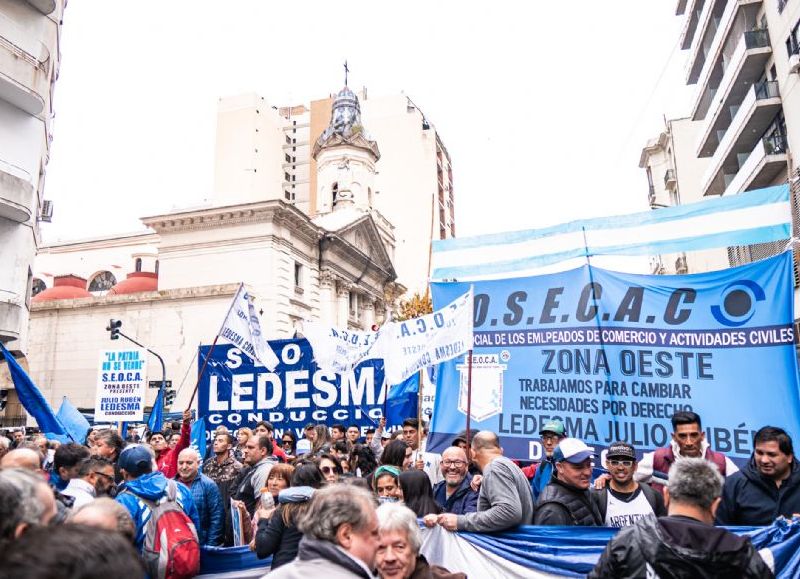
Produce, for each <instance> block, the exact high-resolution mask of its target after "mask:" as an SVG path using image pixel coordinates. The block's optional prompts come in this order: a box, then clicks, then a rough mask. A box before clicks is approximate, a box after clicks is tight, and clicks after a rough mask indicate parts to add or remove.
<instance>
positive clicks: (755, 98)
mask: <svg viewBox="0 0 800 579" xmlns="http://www.w3.org/2000/svg"><path fill="white" fill-rule="evenodd" d="M781 106H782V104H781V97H780V95H779V93H778V83H777V82H776V81H767V82H760V83H758V84H754V85H753V86H752V87H750V90H749V91H748V93H747V95H746V96H745V98H744V100H743V101H742V104H741V106H739V109H738V110H737V111H736V114H735V115H734V117H733V120H731V124H730V126H729V127H728V129H727V130H726V131H725V135H724V136H723V137H722V139H720V142H719V146H718V147H717V150H716V152H715V153H714V156H713V158H712V159H711V163H710V164H709V166H708V169H707V170H706V173H705V175H704V176H703V179H702V181H701V192H702V194H703V195H722V193H723V192H724V191H725V189H726V188H727V186H728V185H729V184H730V180H731V179H732V178H733V177H734V176H735V174H736V173H738V172H739V166H740V157H741V156H742V155H745V154H746V155H749V154H750V152H751V151H752V150H753V148H754V147H755V146H756V143H757V142H758V140H759V139H760V138H761V136H762V135H763V134H764V132H765V131H766V130H767V128H768V127H769V125H770V123H772V121H773V120H774V119H775V115H777V114H778V112H779V111H780V110H781ZM742 160H743V159H742Z"/></svg>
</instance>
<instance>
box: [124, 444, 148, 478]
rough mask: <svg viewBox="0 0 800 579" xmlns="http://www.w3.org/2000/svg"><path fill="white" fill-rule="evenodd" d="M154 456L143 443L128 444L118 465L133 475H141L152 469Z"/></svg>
mask: <svg viewBox="0 0 800 579" xmlns="http://www.w3.org/2000/svg"><path fill="white" fill-rule="evenodd" d="M152 462H153V456H152V455H151V454H150V451H149V450H147V448H145V447H144V446H142V445H141V444H132V445H130V446H126V447H125V448H124V449H123V450H122V452H121V453H120V455H119V460H118V461H117V466H119V468H120V469H123V470H125V472H127V473H128V474H129V475H131V476H141V475H143V474H145V473H148V472H150V471H151V470H152V468H151V466H150V465H151V464H152Z"/></svg>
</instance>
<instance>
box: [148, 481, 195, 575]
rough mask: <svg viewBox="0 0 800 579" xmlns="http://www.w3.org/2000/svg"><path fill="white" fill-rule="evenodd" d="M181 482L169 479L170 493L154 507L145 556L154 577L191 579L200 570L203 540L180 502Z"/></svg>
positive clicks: (149, 506) (149, 573)
mask: <svg viewBox="0 0 800 579" xmlns="http://www.w3.org/2000/svg"><path fill="white" fill-rule="evenodd" d="M177 497H178V485H177V483H176V482H175V481H173V480H167V494H166V497H164V498H163V499H162V500H160V501H159V502H157V503H154V502H153V501H148V500H145V499H143V498H141V497H139V499H140V500H141V501H142V502H143V503H144V504H145V505H147V507H148V508H149V509H150V520H149V521H148V522H147V529H146V530H145V536H144V546H143V549H142V559H143V560H144V564H145V567H146V568H147V574H148V575H149V576H150V578H151V579H188V578H189V577H194V576H196V575H198V574H199V573H200V541H199V540H198V538H197V529H196V528H195V526H194V523H193V522H192V519H190V518H189V516H188V515H187V514H186V513H185V512H184V511H183V507H181V505H180V504H179V503H178V500H177Z"/></svg>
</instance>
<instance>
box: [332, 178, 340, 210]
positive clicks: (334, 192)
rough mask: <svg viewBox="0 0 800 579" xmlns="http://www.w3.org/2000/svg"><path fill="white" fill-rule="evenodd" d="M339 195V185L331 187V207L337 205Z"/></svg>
mask: <svg viewBox="0 0 800 579" xmlns="http://www.w3.org/2000/svg"><path fill="white" fill-rule="evenodd" d="M338 195H339V184H338V183H334V184H333V185H331V207H333V206H334V205H336V197H337V196H338Z"/></svg>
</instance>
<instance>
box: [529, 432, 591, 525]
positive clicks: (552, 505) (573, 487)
mask: <svg viewBox="0 0 800 579" xmlns="http://www.w3.org/2000/svg"><path fill="white" fill-rule="evenodd" d="M592 456H594V453H593V449H592V448H590V447H588V446H586V444H584V442H583V441H582V440H578V439H577V438H565V439H564V440H562V441H561V442H559V443H558V446H557V447H556V449H555V450H554V451H553V461H554V462H555V465H556V470H555V471H554V472H553V477H552V478H551V479H550V483H549V484H548V485H547V486H546V487H544V490H543V491H542V494H541V495H540V496H539V502H538V503H537V504H536V514H535V515H534V517H533V524H534V525H549V526H560V527H564V526H580V527H597V526H601V525H602V524H603V519H602V518H601V517H600V512H599V511H598V509H597V504H596V502H595V501H594V500H592V497H591V495H590V494H589V485H590V483H591V480H592Z"/></svg>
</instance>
